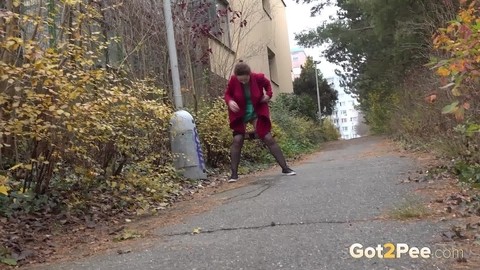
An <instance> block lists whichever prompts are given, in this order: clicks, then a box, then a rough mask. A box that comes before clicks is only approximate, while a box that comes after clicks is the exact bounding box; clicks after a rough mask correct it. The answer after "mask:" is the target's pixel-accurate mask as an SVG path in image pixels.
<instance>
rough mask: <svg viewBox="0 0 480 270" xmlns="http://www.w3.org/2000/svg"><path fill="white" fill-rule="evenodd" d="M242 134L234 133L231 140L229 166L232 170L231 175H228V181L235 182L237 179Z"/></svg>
mask: <svg viewBox="0 0 480 270" xmlns="http://www.w3.org/2000/svg"><path fill="white" fill-rule="evenodd" d="M243 140H244V135H243V134H234V135H233V142H232V145H231V146H230V158H231V163H230V168H231V170H232V175H231V176H230V180H229V182H235V181H236V180H237V179H238V165H239V164H240V156H241V152H242V146H243Z"/></svg>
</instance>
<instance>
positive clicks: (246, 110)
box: [225, 61, 295, 182]
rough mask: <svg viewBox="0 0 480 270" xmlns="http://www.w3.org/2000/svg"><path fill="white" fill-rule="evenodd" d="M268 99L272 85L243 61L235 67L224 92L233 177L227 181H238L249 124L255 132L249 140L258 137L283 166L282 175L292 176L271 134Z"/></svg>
mask: <svg viewBox="0 0 480 270" xmlns="http://www.w3.org/2000/svg"><path fill="white" fill-rule="evenodd" d="M264 91H265V92H264ZM271 98H272V86H271V84H270V81H269V80H268V79H267V78H266V77H265V75H264V74H261V73H253V72H251V70H250V67H249V66H248V65H247V64H246V63H244V62H243V61H240V62H239V63H238V64H237V65H235V69H234V75H233V76H232V77H231V78H230V80H229V81H228V85H227V89H226V91H225V102H226V103H227V105H228V117H229V121H230V128H231V129H232V130H233V143H232V146H231V148H230V155H231V169H232V175H231V177H230V179H229V180H228V182H236V181H237V180H238V165H239V163H240V154H241V151H242V146H243V141H244V139H245V134H246V125H247V124H248V123H250V124H252V125H253V127H254V128H255V133H253V134H249V137H250V138H251V139H253V138H259V139H261V140H262V141H263V142H264V143H265V145H267V146H268V149H269V150H270V153H272V155H273V156H274V157H275V159H276V160H277V163H278V165H280V167H282V173H283V174H285V175H295V171H293V170H292V169H290V168H289V167H288V166H287V163H286V161H285V157H284V156H283V153H282V150H281V149H280V147H279V146H278V144H277V142H276V141H275V139H273V137H272V134H271V132H270V131H271V128H272V123H271V121H270V111H269V107H268V102H269V101H270V99H271Z"/></svg>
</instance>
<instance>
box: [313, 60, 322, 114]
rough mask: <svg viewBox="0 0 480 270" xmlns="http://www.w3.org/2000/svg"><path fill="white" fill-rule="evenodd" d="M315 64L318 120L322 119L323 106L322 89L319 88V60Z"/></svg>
mask: <svg viewBox="0 0 480 270" xmlns="http://www.w3.org/2000/svg"><path fill="white" fill-rule="evenodd" d="M314 64H315V82H316V84H317V102H318V120H322V107H321V106H320V90H319V89H318V74H317V62H316V61H315V62H314Z"/></svg>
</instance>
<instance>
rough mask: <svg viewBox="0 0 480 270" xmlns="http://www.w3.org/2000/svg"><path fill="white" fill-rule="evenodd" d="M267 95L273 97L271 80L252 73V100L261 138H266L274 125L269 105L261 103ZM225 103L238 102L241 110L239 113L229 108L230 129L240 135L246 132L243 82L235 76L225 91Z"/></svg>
mask: <svg viewBox="0 0 480 270" xmlns="http://www.w3.org/2000/svg"><path fill="white" fill-rule="evenodd" d="M264 90H265V94H266V95H267V96H269V97H270V98H271V97H272V94H273V93H272V85H271V84H270V80H268V79H267V78H266V77H265V75H264V74H262V73H251V74H250V92H251V99H252V104H253V109H254V110H255V113H256V114H257V117H258V119H257V129H256V132H257V134H258V136H259V137H260V138H263V137H265V135H267V134H268V133H269V132H270V131H271V129H272V123H271V121H270V110H269V107H268V103H265V102H260V101H261V100H262V96H263V95H264ZM224 98H225V102H226V103H227V106H228V102H229V101H230V100H233V101H235V102H237V104H238V107H240V110H239V111H238V112H236V113H235V112H233V111H231V110H230V108H228V118H229V121H230V128H231V129H232V130H234V131H236V132H239V133H245V132H246V125H245V123H244V122H243V116H244V115H245V111H246V101H245V96H244V93H243V88H242V85H241V82H240V81H239V80H238V79H237V77H236V76H235V75H233V76H232V77H231V78H230V80H229V81H228V85H227V89H226V90H225V97H224Z"/></svg>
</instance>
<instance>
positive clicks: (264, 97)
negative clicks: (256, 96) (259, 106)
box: [261, 95, 270, 103]
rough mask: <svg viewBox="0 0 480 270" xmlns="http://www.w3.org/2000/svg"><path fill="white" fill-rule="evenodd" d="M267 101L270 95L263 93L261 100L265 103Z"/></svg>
mask: <svg viewBox="0 0 480 270" xmlns="http://www.w3.org/2000/svg"><path fill="white" fill-rule="evenodd" d="M269 101H270V97H269V96H267V95H263V97H262V100H261V102H263V103H267V102H269Z"/></svg>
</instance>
